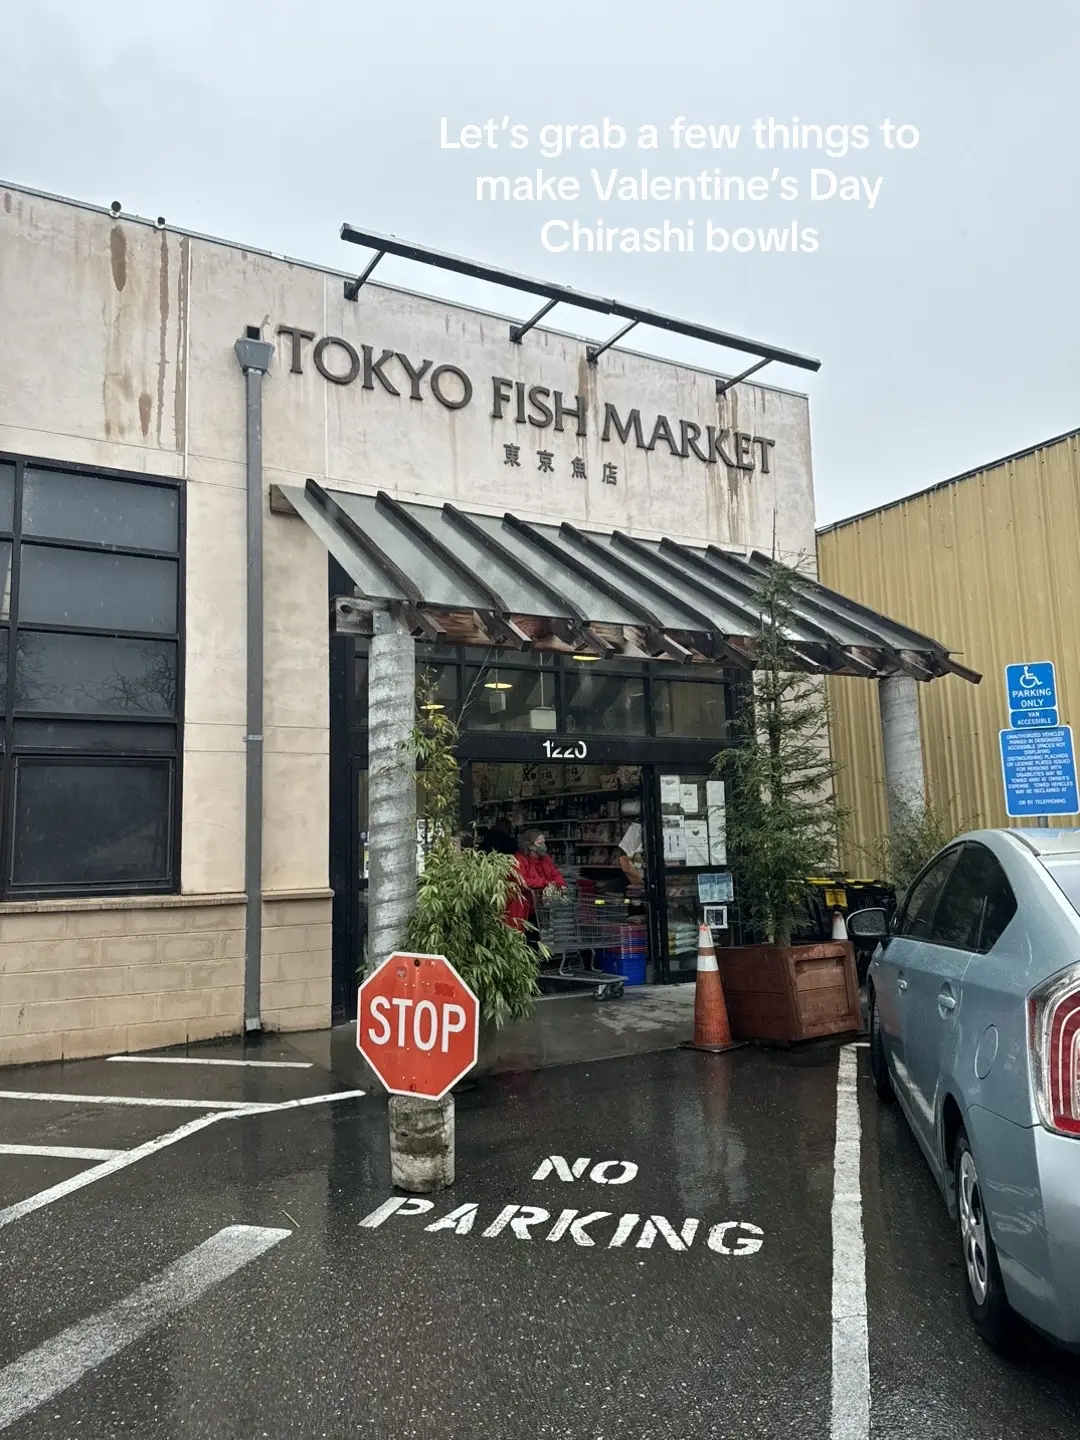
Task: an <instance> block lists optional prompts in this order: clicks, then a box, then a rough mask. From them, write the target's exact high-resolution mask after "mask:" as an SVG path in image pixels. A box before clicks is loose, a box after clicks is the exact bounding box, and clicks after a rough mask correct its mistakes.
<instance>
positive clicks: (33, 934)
mask: <svg viewBox="0 0 1080 1440" xmlns="http://www.w3.org/2000/svg"><path fill="white" fill-rule="evenodd" d="M245 908H246V907H245V904H244V897H243V895H242V894H240V895H236V894H224V895H200V896H198V897H194V896H182V895H178V896H172V895H155V896H143V897H140V898H139V899H138V900H125V899H112V898H110V899H94V900H68V901H22V902H18V903H15V904H9V905H5V906H3V907H2V909H0V1065H12V1064H21V1063H27V1062H30V1061H41V1060H73V1059H76V1058H78V1057H80V1056H86V1055H104V1054H109V1053H117V1052H122V1051H125V1050H147V1049H153V1048H154V1047H155V1046H166V1045H184V1044H187V1043H188V1042H189V1041H193V1040H210V1039H212V1038H214V1037H215V1036H218V1035H229V1034H232V1033H234V1032H236V1031H238V1030H241V1029H242V1028H243V1003H244V914H245ZM263 918H264V925H263V976H262V980H263V983H262V1005H263V1023H264V1024H265V1025H266V1027H267V1028H268V1029H271V1030H313V1029H317V1028H318V1027H319V1026H321V1025H325V1024H326V1023H327V1019H328V1016H329V1013H330V967H329V963H328V959H327V957H328V954H329V950H330V895H329V892H322V893H316V894H311V895H304V894H293V895H285V896H274V895H270V896H267V898H266V900H265V902H264V912H263Z"/></svg>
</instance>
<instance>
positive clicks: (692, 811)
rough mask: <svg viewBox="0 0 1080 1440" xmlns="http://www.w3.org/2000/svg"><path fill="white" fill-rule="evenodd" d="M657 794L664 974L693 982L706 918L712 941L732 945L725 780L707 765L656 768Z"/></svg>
mask: <svg viewBox="0 0 1080 1440" xmlns="http://www.w3.org/2000/svg"><path fill="white" fill-rule="evenodd" d="M656 797H657V819H658V821H659V832H660V833H659V840H658V845H657V850H658V855H659V858H660V867H659V875H658V878H659V890H660V894H659V895H658V897H657V898H658V900H659V905H658V920H659V922H660V924H659V928H660V943H661V947H662V951H663V957H664V973H665V978H666V979H668V980H690V979H692V978H693V976H694V973H695V971H696V969H697V949H698V927H699V926H700V925H701V924H702V922H703V921H704V922H705V923H707V924H709V925H710V926H711V927H712V929H713V939H714V943H716V944H718V945H730V944H731V943H732V935H731V925H732V920H733V916H732V914H731V906H730V904H729V903H728V898H729V897H730V893H731V877H730V873H729V871H728V857H727V795H726V789H725V782H724V781H723V780H721V779H720V778H719V777H718V776H717V775H716V774H715V773H714V772H713V771H712V770H711V769H710V768H709V767H706V766H699V767H687V768H685V769H682V770H680V771H679V772H677V773H676V772H675V771H673V770H669V769H667V768H665V767H658V771H657V776H656Z"/></svg>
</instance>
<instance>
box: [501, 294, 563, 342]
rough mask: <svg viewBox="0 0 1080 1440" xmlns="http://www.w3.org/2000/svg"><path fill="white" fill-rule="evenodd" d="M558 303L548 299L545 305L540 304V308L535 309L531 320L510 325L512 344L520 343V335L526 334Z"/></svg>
mask: <svg viewBox="0 0 1080 1440" xmlns="http://www.w3.org/2000/svg"><path fill="white" fill-rule="evenodd" d="M558 303H559V302H558V300H549V301H548V302H547V304H546V305H541V306H540V309H539V310H537V312H536V314H535V315H534V316H533V317H532V319H531V320H526V321H525V322H524V324H521V325H511V326H510V339H511V340H512V341H513V342H514V344H515V345H520V344H521V337H522V336H523V335H527V334H528V333H529V331H530V330H531V329H532V328H533V326H534V325H538V324H539V323H540V321H541V320H542V319H543V318H544V316H545V315H546V314H547V313H548V311H549V310H554V308H555V306H556V305H558Z"/></svg>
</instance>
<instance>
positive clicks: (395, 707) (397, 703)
mask: <svg viewBox="0 0 1080 1440" xmlns="http://www.w3.org/2000/svg"><path fill="white" fill-rule="evenodd" d="M373 629H374V634H373V635H372V639H371V645H370V648H369V649H368V847H369V850H370V854H371V869H370V873H369V876H368V956H367V958H368V965H369V966H370V967H374V966H376V965H381V964H382V962H383V961H384V960H385V959H386V957H387V956H388V955H391V954H393V952H394V951H395V950H397V949H399V948H400V947H401V945H402V943H403V942H404V939H405V926H406V924H407V923H408V920H409V916H410V915H411V914H412V912H413V908H414V907H415V905H416V749H415V746H414V744H413V729H414V727H415V725H416V646H415V644H414V642H413V638H412V635H411V633H410V631H409V627H408V626H407V625H406V624H405V622H404V621H403V620H401V619H399V618H398V617H397V616H396V615H394V614H392V613H391V612H390V611H388V610H376V611H375V614H374V617H373ZM389 1120H390V1171H391V1174H392V1176H393V1182H394V1184H395V1185H397V1186H398V1187H399V1189H402V1190H411V1191H412V1192H413V1193H414V1194H419V1195H427V1194H431V1193H432V1192H433V1191H436V1190H443V1189H445V1188H446V1187H447V1186H448V1185H452V1184H453V1183H454V1097H453V1096H452V1095H444V1096H443V1098H442V1099H441V1100H426V1099H422V1098H421V1097H420V1096H416V1095H392V1096H391V1097H390V1105H389Z"/></svg>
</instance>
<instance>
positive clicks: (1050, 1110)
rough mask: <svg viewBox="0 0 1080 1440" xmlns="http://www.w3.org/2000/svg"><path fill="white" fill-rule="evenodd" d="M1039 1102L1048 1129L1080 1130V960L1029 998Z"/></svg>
mask: <svg viewBox="0 0 1080 1440" xmlns="http://www.w3.org/2000/svg"><path fill="white" fill-rule="evenodd" d="M1028 1039H1029V1043H1030V1046H1031V1070H1032V1077H1033V1079H1034V1085H1035V1103H1036V1105H1037V1106H1038V1110H1039V1118H1040V1120H1041V1121H1042V1123H1043V1124H1044V1125H1045V1126H1046V1128H1047V1129H1048V1130H1056V1131H1057V1132H1058V1133H1059V1134H1061V1135H1080V965H1074V966H1073V967H1072V968H1071V969H1069V970H1065V971H1063V972H1062V973H1061V974H1060V975H1055V976H1054V977H1053V978H1052V979H1051V980H1048V981H1047V982H1046V984H1045V985H1041V986H1040V987H1039V988H1038V990H1035V991H1033V992H1032V994H1031V995H1030V996H1029V997H1028Z"/></svg>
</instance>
